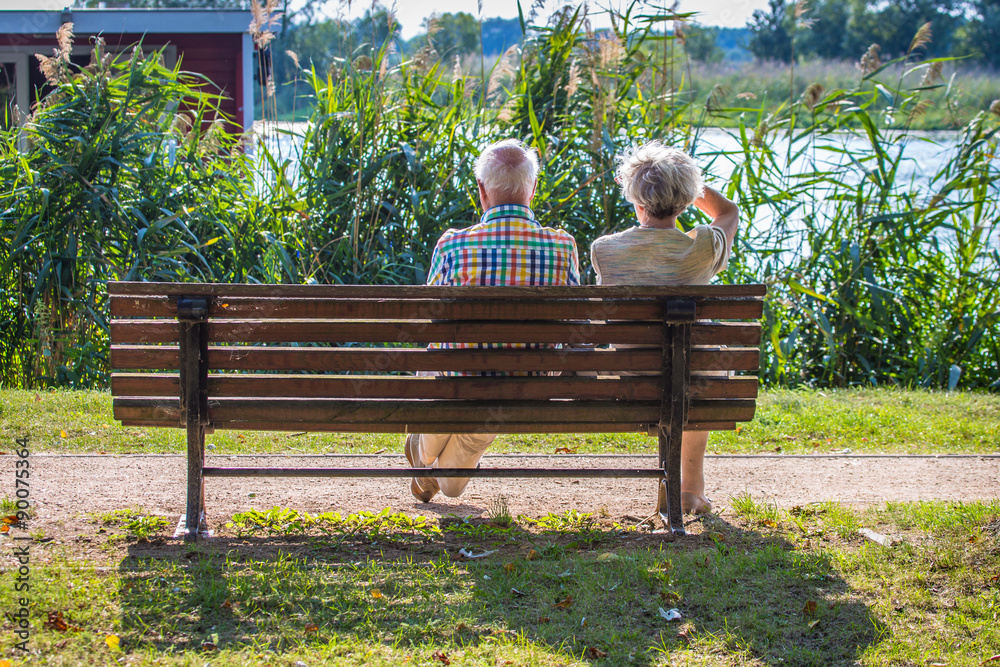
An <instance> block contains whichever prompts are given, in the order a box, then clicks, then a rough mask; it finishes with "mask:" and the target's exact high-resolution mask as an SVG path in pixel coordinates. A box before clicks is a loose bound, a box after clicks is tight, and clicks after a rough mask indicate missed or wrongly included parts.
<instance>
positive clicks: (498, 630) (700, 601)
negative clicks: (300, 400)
mask: <svg viewBox="0 0 1000 667" xmlns="http://www.w3.org/2000/svg"><path fill="white" fill-rule="evenodd" d="M571 518H572V517H571ZM557 523H559V522H558V521H554V522H551V523H550V524H536V525H534V526H531V529H530V531H527V530H524V528H523V527H521V526H519V525H518V524H514V525H513V526H512V527H509V528H500V527H498V526H496V525H494V524H490V523H488V522H486V521H485V520H473V519H466V520H464V521H463V520H461V519H455V520H453V521H452V522H450V523H449V522H448V521H444V522H442V528H443V531H442V532H441V533H440V534H430V533H421V532H420V531H417V532H406V531H401V532H392V531H388V530H374V531H372V530H367V531H357V532H353V533H350V534H346V535H345V534H335V535H326V536H320V535H316V534H310V535H300V536H297V537H287V536H280V535H268V536H243V537H233V536H226V535H223V536H220V537H215V538H212V539H211V540H208V541H204V542H201V543H199V544H198V545H197V546H193V547H192V546H185V545H182V544H178V543H169V544H159V545H157V544H134V545H132V547H131V548H130V549H129V556H128V557H126V558H125V559H124V560H123V561H122V563H121V566H120V571H121V575H122V576H121V577H120V582H121V583H120V591H119V597H120V601H121V604H122V611H123V622H122V629H123V631H124V637H123V640H125V641H127V643H128V644H129V645H130V646H133V647H136V648H137V649H142V650H152V651H156V652H177V651H184V650H202V646H203V644H205V643H210V644H212V645H214V646H215V647H217V649H218V650H226V649H229V650H231V651H237V652H241V653H244V652H249V653H255V654H256V653H259V652H261V651H265V650H273V651H277V652H279V653H281V652H288V651H293V650H297V649H303V650H307V651H308V650H316V651H318V652H319V654H320V655H324V656H325V655H328V654H327V652H332V653H329V655H335V654H337V653H338V652H340V653H344V652H347V651H350V650H352V647H353V648H354V649H357V648H362V647H364V646H368V647H369V648H371V647H372V645H373V643H381V644H383V645H384V646H383V647H382V648H384V649H385V650H386V651H392V650H395V651H396V652H397V655H398V656H400V657H402V656H406V655H410V654H413V655H414V656H415V657H416V656H422V657H431V656H432V654H433V652H434V651H435V650H441V651H445V652H451V651H463V652H465V653H466V654H467V655H476V654H477V652H479V653H482V654H484V655H486V656H488V657H490V658H491V659H492V658H502V657H505V656H506V655H507V654H508V653H509V652H511V651H513V650H514V649H515V648H517V649H518V650H519V651H520V652H519V653H518V656H519V658H518V660H517V661H516V662H517V664H521V662H522V661H523V660H524V658H525V657H530V656H535V657H536V658H541V657H544V656H547V660H539V662H538V663H537V664H550V663H556V662H558V661H559V660H566V659H573V658H574V657H575V659H577V660H580V661H582V662H584V663H594V664H634V665H652V664H654V663H657V662H662V661H663V660H664V659H665V658H666V657H667V655H665V654H670V655H672V656H673V657H674V658H681V657H682V656H683V655H685V654H687V655H690V656H691V657H692V658H695V657H696V658H698V659H699V660H705V661H707V662H708V664H715V663H713V660H717V661H718V664H732V663H737V664H743V663H746V662H756V663H763V664H775V663H778V662H782V663H783V664H789V665H808V664H815V665H837V664H854V663H855V661H856V660H857V659H858V658H859V657H860V656H861V654H862V653H864V652H865V650H866V649H867V648H868V647H870V646H873V645H875V644H878V643H880V642H881V641H883V640H885V639H887V638H888V630H887V629H886V628H885V626H884V625H882V624H881V623H880V622H879V621H878V620H877V619H876V617H875V616H874V615H873V614H872V613H871V611H870V610H869V608H868V607H867V606H866V604H865V602H864V600H863V599H862V596H861V595H860V594H858V593H857V592H855V591H854V590H852V588H851V586H850V585H849V584H848V583H847V582H846V581H844V580H843V579H842V578H841V577H840V576H839V575H838V574H837V573H836V571H835V570H834V568H833V567H832V564H831V562H830V560H829V558H828V557H827V556H826V555H825V554H824V553H822V551H819V550H811V549H808V548H807V549H802V548H796V546H795V545H794V544H792V543H791V542H789V541H787V540H786V539H784V538H783V537H780V536H777V537H776V536H775V535H771V534H765V533H764V532H761V531H758V530H755V529H748V528H743V527H738V526H736V525H733V524H732V523H729V522H727V521H726V520H725V519H723V518H720V517H711V518H708V519H706V520H705V521H704V522H695V523H694V524H693V525H691V526H689V531H690V533H691V534H689V535H688V536H687V537H684V538H679V539H673V538H671V537H670V536H669V535H663V534H656V533H650V532H649V531H648V530H640V531H634V530H629V531H622V530H619V529H617V528H615V527H613V526H612V525H611V522H610V520H608V521H605V522H604V524H605V525H597V524H587V523H586V522H585V521H583V522H581V521H574V520H566V521H564V522H563V525H562V526H559V525H555V524H557ZM460 547H465V548H468V549H469V550H471V551H472V552H473V553H476V554H478V553H481V552H483V551H484V550H493V549H495V550H496V551H495V552H494V553H493V554H491V555H489V556H488V557H485V558H482V559H478V558H477V559H474V560H459V561H456V560H453V558H454V555H455V554H457V553H458V550H459V548H460ZM532 552H533V553H532ZM672 608H677V609H679V610H680V612H681V613H682V614H683V617H684V618H683V620H681V621H673V622H668V621H667V620H665V619H664V618H662V617H661V612H660V610H661V609H662V610H664V611H668V610H670V609H672ZM205 648H207V649H210V650H211V649H212V647H205ZM425 654H426V655H425ZM713 656H714V657H713ZM386 664H392V660H390V661H389V662H387V663H386ZM500 664H503V663H502V661H501V663H500ZM529 664H536V663H534V662H531V663H529Z"/></svg>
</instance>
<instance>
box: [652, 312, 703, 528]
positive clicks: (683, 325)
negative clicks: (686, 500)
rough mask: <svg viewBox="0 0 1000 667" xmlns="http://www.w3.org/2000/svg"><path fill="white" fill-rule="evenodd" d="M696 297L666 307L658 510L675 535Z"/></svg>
mask: <svg viewBox="0 0 1000 667" xmlns="http://www.w3.org/2000/svg"><path fill="white" fill-rule="evenodd" d="M694 319H695V302H694V300H693V299H666V300H665V301H664V306H663V344H662V345H663V349H662V352H663V361H662V364H661V376H660V381H661V384H662V393H661V398H660V424H659V429H658V434H659V465H660V469H661V470H663V479H662V480H661V481H660V486H659V488H658V493H657V503H656V505H657V507H656V509H657V512H659V514H660V519H661V520H662V521H663V524H664V526H665V527H669V528H670V530H671V532H673V534H674V535H684V534H685V532H684V517H683V513H682V510H681V441H682V439H683V435H684V425H685V424H686V423H687V409H688V403H689V392H690V387H689V380H690V375H691V372H690V351H691V323H692V322H694Z"/></svg>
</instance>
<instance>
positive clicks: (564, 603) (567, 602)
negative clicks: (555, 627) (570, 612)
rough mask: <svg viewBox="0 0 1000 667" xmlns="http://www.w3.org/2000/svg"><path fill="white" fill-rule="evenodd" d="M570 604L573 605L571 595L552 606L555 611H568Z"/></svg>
mask: <svg viewBox="0 0 1000 667" xmlns="http://www.w3.org/2000/svg"><path fill="white" fill-rule="evenodd" d="M572 604H573V596H572V595H567V596H566V597H564V598H563V599H562V600H560V601H559V602H556V603H555V605H553V606H554V607H555V608H556V609H569V608H570V605H572Z"/></svg>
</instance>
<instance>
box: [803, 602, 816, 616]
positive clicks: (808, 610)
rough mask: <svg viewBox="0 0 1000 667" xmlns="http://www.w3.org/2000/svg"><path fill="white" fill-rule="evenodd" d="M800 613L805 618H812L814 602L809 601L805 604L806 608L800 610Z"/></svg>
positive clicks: (814, 610)
mask: <svg viewBox="0 0 1000 667" xmlns="http://www.w3.org/2000/svg"><path fill="white" fill-rule="evenodd" d="M802 613H803V614H805V615H806V616H813V615H815V614H816V601H815V600H809V601H808V602H806V606H804V607H803V608H802Z"/></svg>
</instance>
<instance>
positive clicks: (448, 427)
mask: <svg viewBox="0 0 1000 667" xmlns="http://www.w3.org/2000/svg"><path fill="white" fill-rule="evenodd" d="M121 422H122V426H128V427H133V428H177V427H178V423H177V421H176V420H174V421H167V420H159V421H149V420H147V421H142V420H130V419H122V420H121ZM212 426H213V427H214V428H215V429H216V430H220V431H221V430H226V431H292V432H296V431H301V430H302V424H300V423H298V422H281V421H275V422H214V423H213V424H212ZM421 427H422V429H414V428H412V427H410V425H408V424H310V425H309V432H323V433H415V432H417V431H418V430H422V431H423V432H424V433H476V432H479V428H480V427H479V424H444V423H434V424H432V423H429V422H424V423H423V424H421ZM503 427H504V432H505V433H581V432H591V433H636V432H639V433H648V435H650V436H653V437H656V429H657V427H656V425H655V424H647V423H638V422H635V423H633V422H604V423H601V422H590V423H588V424H587V429H590V430H589V431H582V430H581V429H580V427H579V426H578V425H576V424H567V423H565V422H535V423H529V424H525V423H520V422H505V423H504V425H503ZM734 428H736V422H690V421H689V422H688V424H687V426H686V427H685V430H687V431H732V430H733V429H734Z"/></svg>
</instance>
